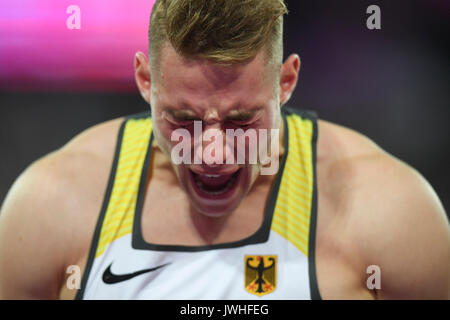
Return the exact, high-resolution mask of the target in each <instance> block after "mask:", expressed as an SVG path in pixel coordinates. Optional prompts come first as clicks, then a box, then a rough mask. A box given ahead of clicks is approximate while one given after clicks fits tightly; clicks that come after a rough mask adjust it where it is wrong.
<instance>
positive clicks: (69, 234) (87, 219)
mask: <svg viewBox="0 0 450 320" xmlns="http://www.w3.org/2000/svg"><path fill="white" fill-rule="evenodd" d="M121 122H122V118H119V119H114V120H111V121H108V122H105V123H102V124H99V125H97V126H94V127H92V128H90V129H88V130H86V131H84V132H82V133H81V134H79V135H78V136H77V137H75V138H74V139H72V140H71V141H70V142H69V143H68V144H66V146H65V147H63V148H61V149H60V150H59V151H57V152H54V153H52V154H49V155H48V156H46V157H44V158H42V159H40V160H38V161H36V162H35V163H34V164H33V165H31V166H30V167H29V168H28V169H27V170H26V171H25V172H24V173H23V174H22V175H21V176H20V177H19V178H18V179H17V181H16V182H15V183H14V185H13V186H12V188H11V190H10V191H9V193H8V195H7V197H6V199H5V202H4V203H3V205H2V208H1V211H0V299H57V298H58V297H59V295H60V290H61V287H62V286H63V285H64V282H65V278H66V277H67V274H66V269H67V267H68V266H69V265H74V264H75V265H78V264H79V262H80V261H82V260H83V259H82V258H83V257H84V256H85V255H86V254H87V251H88V250H89V246H90V240H91V239H92V235H93V232H94V228H95V222H96V221H97V218H98V213H99V211H100V207H101V203H102V199H103V194H104V191H105V189H106V184H107V177H108V175H109V171H110V166H111V163H112V157H113V151H114V148H115V143H116V138H117V132H118V129H119V126H120V124H121ZM80 267H83V266H80Z"/></svg>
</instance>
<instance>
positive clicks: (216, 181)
mask: <svg viewBox="0 0 450 320" xmlns="http://www.w3.org/2000/svg"><path fill="white" fill-rule="evenodd" d="M196 176H197V179H198V180H199V181H200V182H201V183H202V184H203V185H204V186H205V187H207V188H211V189H222V188H224V187H225V186H226V185H227V183H228V181H230V179H231V178H232V177H233V174H228V175H223V176H219V177H208V176H206V175H201V174H197V175H196Z"/></svg>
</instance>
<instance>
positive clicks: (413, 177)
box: [350, 154, 450, 299]
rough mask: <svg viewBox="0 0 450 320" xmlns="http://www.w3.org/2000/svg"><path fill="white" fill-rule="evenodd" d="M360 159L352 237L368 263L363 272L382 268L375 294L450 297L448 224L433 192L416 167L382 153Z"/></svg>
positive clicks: (428, 297)
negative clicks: (369, 268) (374, 267)
mask: <svg viewBox="0 0 450 320" xmlns="http://www.w3.org/2000/svg"><path fill="white" fill-rule="evenodd" d="M360 163H361V164H360V165H359V166H357V167H356V169H355V170H356V171H360V174H359V175H358V176H359V177H360V178H359V179H355V180H354V181H353V183H354V190H357V191H355V193H354V196H353V198H352V199H351V202H350V203H351V210H353V211H354V212H357V213H355V214H354V215H352V216H353V217H354V218H353V220H352V221H353V223H354V227H355V228H354V230H355V233H354V235H355V237H354V241H355V243H359V244H360V245H359V251H360V254H361V256H362V257H363V260H364V261H365V264H366V265H364V266H362V267H364V268H363V270H362V272H365V271H366V268H367V267H368V266H369V265H376V266H379V267H380V271H381V289H380V290H377V292H376V293H377V294H376V296H377V298H379V299H449V298H450V228H449V223H448V220H447V217H446V215H445V212H444V209H443V207H442V204H441V203H440V201H439V199H438V197H437V195H436V193H435V192H434V190H433V189H432V187H431V186H430V185H429V183H428V182H427V181H426V180H425V179H424V178H423V177H422V176H421V175H420V174H419V173H418V172H417V171H415V170H414V169H412V168H411V167H409V166H408V165H406V164H404V163H402V162H400V161H398V160H396V159H394V158H392V157H390V156H388V155H386V154H379V155H374V156H371V157H367V159H362V160H361V161H360ZM355 176H356V175H355ZM368 277H369V274H366V278H368ZM364 285H365V284H364Z"/></svg>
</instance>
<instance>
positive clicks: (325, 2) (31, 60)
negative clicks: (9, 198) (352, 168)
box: [0, 0, 450, 214]
mask: <svg viewBox="0 0 450 320" xmlns="http://www.w3.org/2000/svg"><path fill="white" fill-rule="evenodd" d="M153 2H154V1H151V0H133V1H125V0H70V1H65V0H2V1H1V2H0V150H1V151H0V152H1V158H0V159H1V160H0V161H1V162H0V163H1V165H0V203H2V202H3V200H4V197H5V196H6V194H7V192H8V190H9V188H10V187H11V185H12V183H13V182H14V180H15V179H16V177H17V176H18V175H19V174H20V173H21V172H22V171H23V170H24V169H25V168H26V167H27V166H28V165H29V164H30V163H32V162H33V161H35V160H36V159H38V158H40V157H42V156H43V155H45V154H47V153H49V152H50V151H53V150H55V149H58V148H60V147H61V146H63V145H64V143H66V142H67V141H68V140H70V139H71V138H72V137H74V136H75V135H76V134H77V133H79V132H81V131H83V130H84V129H86V128H88V127H90V126H92V125H94V124H96V123H99V122H103V121H106V120H109V119H113V118H117V117H120V116H124V115H127V114H132V113H136V112H141V111H144V110H146V109H147V108H148V106H147V105H146V104H145V102H144V101H143V100H142V98H141V96H140V95H139V94H138V91H137V88H136V86H135V83H134V79H133V58H134V53H135V52H137V51H143V52H145V53H146V54H147V53H148V49H147V48H148V40H147V29H148V22H149V16H150V11H151V8H152V5H153ZM286 3H287V5H288V9H289V11H290V12H289V15H288V16H287V17H286V19H285V40H284V41H285V57H286V56H288V55H289V54H290V53H293V52H296V53H298V54H299V55H300V57H301V60H302V65H301V72H300V81H299V83H298V88H297V90H296V92H295V94H294V95H293V97H292V98H291V101H290V103H289V105H290V106H293V107H296V108H302V109H310V110H315V111H316V112H318V114H319V116H320V117H321V118H322V119H325V120H328V121H332V122H335V123H338V124H341V125H344V126H348V127H350V128H353V129H355V130H357V131H360V132H362V133H363V134H365V135H367V136H368V137H370V138H371V139H372V140H374V141H375V142H376V143H378V144H379V145H380V146H381V147H382V148H384V149H385V150H386V151H387V152H389V153H391V154H392V155H394V156H396V157H397V158H399V159H401V160H403V161H405V162H407V163H409V164H410V165H412V166H413V167H415V168H416V169H417V170H418V171H419V172H420V173H421V174H422V175H423V176H424V177H425V178H426V179H427V180H428V181H429V182H430V183H431V184H432V186H433V187H434V189H435V190H436V192H437V194H438V195H439V197H440V199H441V200H442V202H443V204H444V207H445V208H446V211H447V214H449V213H448V211H449V210H450V179H449V178H450V168H449V164H450V148H449V147H450V134H449V133H450V130H449V125H448V122H449V120H450V106H449V101H450V99H449V98H450V90H449V80H450V78H449V61H450V60H449V57H450V54H449V53H450V50H449V45H448V38H449V21H450V1H446V0H422V1H415V0H409V1H387V0H386V1H378V0H373V1H364V0H359V1H356V0H346V1H334V0H321V1H317V0H309V1H300V0H289V1H286ZM73 4H75V5H77V6H78V7H79V8H80V13H81V15H80V18H81V19H80V21H81V24H80V29H79V30H78V29H68V28H67V25H66V20H67V19H68V18H69V17H70V16H71V13H67V12H66V10H67V8H68V7H69V6H70V5H73ZM371 4H376V5H378V6H379V7H380V8H381V30H369V29H367V27H366V20H367V18H368V17H369V14H367V13H366V9H367V7H368V6H369V5H371ZM380 174H383V173H382V172H380ZM380 187H382V186H380Z"/></svg>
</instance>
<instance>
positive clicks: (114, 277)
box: [103, 263, 170, 284]
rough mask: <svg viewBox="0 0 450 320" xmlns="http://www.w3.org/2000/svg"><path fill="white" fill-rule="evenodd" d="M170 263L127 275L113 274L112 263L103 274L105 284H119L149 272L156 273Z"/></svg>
mask: <svg viewBox="0 0 450 320" xmlns="http://www.w3.org/2000/svg"><path fill="white" fill-rule="evenodd" d="M169 264H170V263H166V264H163V265H160V266H157V267H154V268H150V269H144V270H140V271H136V272H133V273H127V274H120V275H118V274H113V273H112V272H111V266H112V263H111V264H110V265H109V266H108V268H106V270H105V272H103V282H104V283H106V284H114V283H118V282H122V281H127V280H130V279H131V278H134V277H137V276H140V275H141V274H144V273H147V272H152V271H156V270H158V269H160V268H162V267H165V266H167V265H169Z"/></svg>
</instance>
